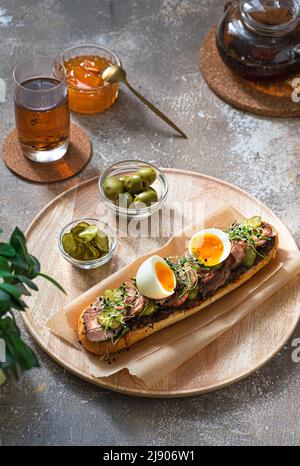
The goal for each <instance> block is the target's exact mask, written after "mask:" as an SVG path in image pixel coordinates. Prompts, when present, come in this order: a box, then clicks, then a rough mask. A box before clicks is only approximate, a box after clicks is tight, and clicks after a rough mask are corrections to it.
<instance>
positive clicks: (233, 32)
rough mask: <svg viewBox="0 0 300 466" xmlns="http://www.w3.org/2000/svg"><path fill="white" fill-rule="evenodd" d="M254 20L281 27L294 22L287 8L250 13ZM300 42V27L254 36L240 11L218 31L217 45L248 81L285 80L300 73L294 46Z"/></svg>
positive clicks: (227, 61)
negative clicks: (275, 34) (283, 31)
mask: <svg viewBox="0 0 300 466" xmlns="http://www.w3.org/2000/svg"><path fill="white" fill-rule="evenodd" d="M249 16H251V17H252V19H253V20H254V21H256V22H257V23H260V24H261V25H266V26H279V25H283V24H286V23H287V22H288V21H290V20H291V19H292V14H291V12H290V11H289V10H288V9H286V8H283V7H281V8H270V9H268V11H267V12H263V11H252V12H251V13H249ZM299 42H300V26H299V25H298V26H297V27H296V28H295V29H294V30H292V31H290V32H288V33H286V34H285V35H279V36H276V37H275V38H274V37H271V36H270V37H267V36H266V37H264V36H262V35H260V34H254V33H251V31H250V30H248V28H247V27H245V26H243V23H242V21H241V15H240V11H239V9H238V8H236V9H235V11H234V12H233V13H232V16H231V18H230V19H229V20H226V21H224V22H223V25H222V27H220V28H218V31H217V46H218V50H219V53H220V55H221V57H222V58H223V60H224V62H225V63H226V64H227V65H229V67H230V68H232V69H233V70H234V71H236V72H238V73H239V74H241V75H242V76H244V77H246V78H254V79H256V80H258V79H259V80H268V79H282V78H285V77H286V76H288V75H289V74H291V73H293V72H295V71H297V70H299V68H300V58H299V55H298V54H297V53H295V52H294V51H293V47H292V45H293V44H295V45H296V44H297V43H299Z"/></svg>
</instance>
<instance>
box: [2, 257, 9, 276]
mask: <svg viewBox="0 0 300 466" xmlns="http://www.w3.org/2000/svg"><path fill="white" fill-rule="evenodd" d="M0 270H4V271H6V272H10V265H9V262H8V260H7V259H5V258H4V257H2V256H0Z"/></svg>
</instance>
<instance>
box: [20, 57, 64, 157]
mask: <svg viewBox="0 0 300 466" xmlns="http://www.w3.org/2000/svg"><path fill="white" fill-rule="evenodd" d="M13 77H14V104H15V118H16V129H17V134H18V139H19V143H20V146H21V148H22V151H23V153H24V154H25V155H26V156H27V157H28V158H30V159H31V160H33V161H34V162H44V163H49V162H55V161H56V160H59V159H61V158H62V157H63V156H64V155H65V154H66V152H67V150H68V145H69V134H70V110H69V104H68V86H67V79H66V74H65V69H64V67H63V66H59V64H56V65H55V67H54V66H53V59H51V58H47V57H35V58H32V59H29V60H26V61H25V62H23V63H20V64H19V65H17V66H16V67H15V69H14V73H13Z"/></svg>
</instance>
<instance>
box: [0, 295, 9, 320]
mask: <svg viewBox="0 0 300 466" xmlns="http://www.w3.org/2000/svg"><path fill="white" fill-rule="evenodd" d="M10 306H11V300H10V296H9V294H8V293H5V291H3V290H0V316H1V314H2V315H3V314H4V313H5V312H6V311H8V310H9V308H10Z"/></svg>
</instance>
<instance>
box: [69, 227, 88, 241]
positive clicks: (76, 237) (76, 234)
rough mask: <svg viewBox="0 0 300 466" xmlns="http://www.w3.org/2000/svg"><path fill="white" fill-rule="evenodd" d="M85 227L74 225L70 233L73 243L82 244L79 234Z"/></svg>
mask: <svg viewBox="0 0 300 466" xmlns="http://www.w3.org/2000/svg"><path fill="white" fill-rule="evenodd" d="M86 228H87V227H85V226H81V224H80V223H79V224H78V225H76V227H74V228H72V229H71V231H70V233H71V234H72V235H73V238H74V240H75V241H77V242H80V243H83V240H82V239H81V238H80V236H79V235H80V233H81V232H82V231H84V230H85V229H86Z"/></svg>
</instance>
